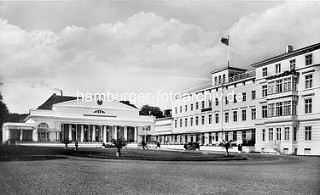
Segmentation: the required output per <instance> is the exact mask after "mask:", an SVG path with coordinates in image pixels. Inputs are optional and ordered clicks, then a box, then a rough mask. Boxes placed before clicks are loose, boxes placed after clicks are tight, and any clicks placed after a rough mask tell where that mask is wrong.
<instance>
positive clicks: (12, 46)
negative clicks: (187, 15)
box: [0, 2, 320, 112]
mask: <svg viewBox="0 0 320 195" xmlns="http://www.w3.org/2000/svg"><path fill="white" fill-rule="evenodd" d="M319 5H320V4H319V2H311V3H296V2H291V3H283V4H281V5H279V6H276V7H274V8H272V9H269V10H267V11H265V12H261V13H253V14H251V15H248V16H245V17H242V18H241V19H239V21H238V22H236V23H235V24H233V25H232V26H231V27H230V28H229V29H227V30H225V31H224V32H210V31H206V30H204V29H202V28H200V27H199V26H196V25H194V24H187V23H184V22H182V21H180V20H178V19H168V20H166V19H164V18H163V17H161V16H159V15H157V14H155V13H152V12H140V13H137V14H135V15H133V16H131V17H129V18H128V19H127V20H125V21H118V22H115V23H106V24H105V23H102V24H100V25H97V26H91V27H88V28H84V27H81V26H80V27H79V26H67V27H65V28H64V29H63V30H62V31H60V32H51V31H43V30H35V31H32V32H28V31H26V30H24V29H21V28H20V27H18V26H15V25H12V24H9V23H8V22H7V21H6V20H0V48H1V50H0V68H1V72H0V81H1V82H5V85H4V86H3V92H4V94H3V96H4V99H5V101H6V103H7V104H8V105H9V108H10V110H11V111H19V112H21V111H25V110H26V109H27V108H36V107H37V106H38V105H39V104H41V103H42V101H43V99H45V98H47V96H49V95H50V93H51V92H52V89H53V88H60V89H63V90H64V92H65V94H69V95H74V94H75V92H76V90H81V91H84V92H106V90H111V91H130V92H132V91H135V92H150V91H151V92H153V91H154V90H156V89H160V90H162V91H167V90H177V91H181V90H183V89H185V88H190V87H193V86H194V85H197V84H200V83H203V82H205V81H207V80H206V79H207V78H210V71H211V70H213V69H215V68H218V67H221V66H224V65H225V64H226V54H227V47H226V46H225V45H223V44H221V43H220V38H221V36H225V35H227V34H230V37H231V38H230V43H231V65H232V66H237V67H246V68H248V67H249V66H248V64H250V63H254V62H256V61H257V60H263V59H264V58H268V57H272V56H273V55H276V54H279V52H281V51H283V49H284V47H285V45H286V44H292V45H294V46H295V47H303V46H307V45H309V44H313V43H315V42H319V41H320V40H319V39H320V37H319V36H318V32H317V29H320V21H319V18H320V6H319ZM208 17H209V16H208ZM2 70H5V71H2ZM186 78H190V79H186ZM195 78H199V79H195ZM17 90H20V91H21V93H20V94H21V97H24V98H25V99H26V101H24V102H17V101H16V98H15V97H16V92H17ZM31 94H32V95H31ZM31 99H32V100H31Z"/></svg>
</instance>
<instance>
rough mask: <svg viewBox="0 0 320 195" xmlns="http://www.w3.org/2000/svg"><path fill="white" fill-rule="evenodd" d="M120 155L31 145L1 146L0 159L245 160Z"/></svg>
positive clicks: (137, 152)
mask: <svg viewBox="0 0 320 195" xmlns="http://www.w3.org/2000/svg"><path fill="white" fill-rule="evenodd" d="M121 153H122V154H121V157H116V148H80V150H73V149H63V148H52V147H33V146H1V147H0V161H10V160H46V159H55V158H66V157H68V156H77V157H87V158H99V159H101V158H102V159H122V160H150V161H225V160H226V161H229V160H246V159H247V158H246V157H243V156H234V155H230V156H225V155H224V154H218V153H202V152H201V151H168V150H157V149H155V150H142V149H127V148H126V149H122V150H121Z"/></svg>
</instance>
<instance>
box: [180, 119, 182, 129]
mask: <svg viewBox="0 0 320 195" xmlns="http://www.w3.org/2000/svg"><path fill="white" fill-rule="evenodd" d="M180 127H182V119H180Z"/></svg>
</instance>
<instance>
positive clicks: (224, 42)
mask: <svg viewBox="0 0 320 195" xmlns="http://www.w3.org/2000/svg"><path fill="white" fill-rule="evenodd" d="M221 43H223V44H225V45H228V46H229V38H224V37H222V39H221Z"/></svg>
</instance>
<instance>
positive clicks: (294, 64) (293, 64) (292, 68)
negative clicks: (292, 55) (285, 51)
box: [290, 59, 296, 70]
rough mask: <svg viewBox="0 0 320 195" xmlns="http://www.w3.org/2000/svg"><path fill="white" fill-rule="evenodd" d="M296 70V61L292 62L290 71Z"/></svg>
mask: <svg viewBox="0 0 320 195" xmlns="http://www.w3.org/2000/svg"><path fill="white" fill-rule="evenodd" d="M294 69H296V60H295V59H293V60H290V70H294Z"/></svg>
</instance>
